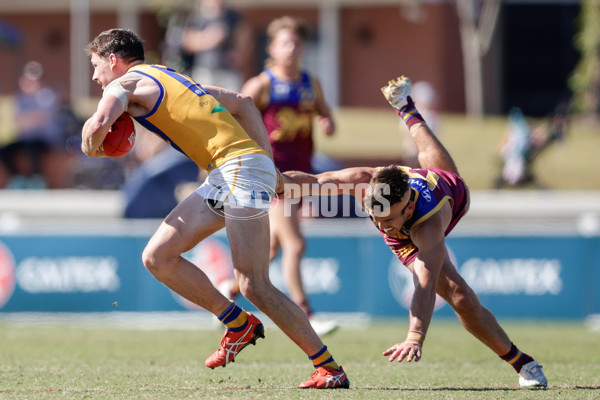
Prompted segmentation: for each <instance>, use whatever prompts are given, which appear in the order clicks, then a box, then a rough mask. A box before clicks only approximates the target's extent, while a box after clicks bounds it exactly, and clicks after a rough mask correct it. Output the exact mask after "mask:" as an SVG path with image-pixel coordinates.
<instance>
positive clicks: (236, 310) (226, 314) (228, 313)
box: [218, 301, 248, 332]
mask: <svg viewBox="0 0 600 400" xmlns="http://www.w3.org/2000/svg"><path fill="white" fill-rule="evenodd" d="M218 318H219V321H221V322H222V323H223V324H225V326H226V327H227V329H228V330H230V331H232V332H240V331H243V330H244V329H246V326H247V325H248V314H247V313H246V311H244V310H242V309H241V308H240V307H238V306H237V305H236V304H235V303H234V302H233V301H232V302H231V305H230V306H229V307H227V309H226V310H225V311H223V313H222V314H221V315H219V316H218Z"/></svg>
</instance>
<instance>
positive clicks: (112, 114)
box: [81, 95, 123, 157]
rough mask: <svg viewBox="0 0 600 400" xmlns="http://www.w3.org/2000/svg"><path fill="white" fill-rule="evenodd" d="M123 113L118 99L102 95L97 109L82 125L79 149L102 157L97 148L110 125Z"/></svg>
mask: <svg viewBox="0 0 600 400" xmlns="http://www.w3.org/2000/svg"><path fill="white" fill-rule="evenodd" d="M122 113H123V107H122V105H121V102H120V101H119V99H117V98H116V97H114V96H111V95H108V96H104V97H102V99H101V100H100V102H99V103H98V109H97V110H96V112H95V113H94V114H93V115H92V116H91V117H90V118H89V119H88V120H87V121H85V124H84V125H83V129H82V131H81V151H82V152H83V154H85V155H86V156H88V157H104V155H103V154H102V153H101V152H98V148H99V147H100V145H102V142H103V141H104V138H105V137H106V135H107V134H108V131H109V130H110V127H111V125H112V124H113V123H114V122H115V121H116V120H117V118H119V116H120V115H121V114H122Z"/></svg>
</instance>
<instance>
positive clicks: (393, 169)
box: [363, 165, 409, 210]
mask: <svg viewBox="0 0 600 400" xmlns="http://www.w3.org/2000/svg"><path fill="white" fill-rule="evenodd" d="M408 189H409V185H408V175H407V174H406V173H405V172H404V171H403V170H402V169H400V168H399V167H398V166H397V165H389V166H387V167H384V168H382V169H380V170H378V171H377V172H376V173H375V174H374V175H373V177H372V178H371V181H370V182H369V187H368V188H367V190H366V192H365V196H364V198H363V204H364V205H365V207H366V208H367V209H369V210H373V209H374V208H375V207H384V208H385V207H387V206H392V205H394V204H396V203H398V202H400V201H401V200H402V199H403V197H404V195H405V193H406V192H407V191H408ZM381 200H386V202H387V203H388V204H383V203H382V202H381Z"/></svg>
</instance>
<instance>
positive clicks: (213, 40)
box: [168, 0, 255, 91]
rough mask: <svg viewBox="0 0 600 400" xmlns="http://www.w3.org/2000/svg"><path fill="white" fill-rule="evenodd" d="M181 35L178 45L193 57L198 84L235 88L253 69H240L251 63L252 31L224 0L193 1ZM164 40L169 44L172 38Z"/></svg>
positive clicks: (193, 67) (194, 76)
mask: <svg viewBox="0 0 600 400" xmlns="http://www.w3.org/2000/svg"><path fill="white" fill-rule="evenodd" d="M173 29H175V31H174V33H175V34H176V33H177V29H176V28H173ZM182 34H183V36H182V42H181V46H182V49H183V51H184V54H185V53H187V54H191V55H192V57H193V61H192V69H191V76H192V78H193V79H194V80H195V81H197V82H198V83H200V84H211V85H216V86H221V87H224V88H227V89H230V90H234V91H239V90H240V88H241V85H242V82H243V81H244V79H245V78H246V76H248V73H249V74H252V73H253V72H254V71H246V72H243V71H244V68H248V66H249V65H252V62H250V60H251V59H252V54H253V52H254V46H255V44H254V36H253V34H252V31H251V29H250V27H249V25H248V24H246V23H245V22H244V20H243V19H242V17H241V15H240V14H239V13H237V12H235V11H234V10H231V9H230V8H228V7H227V6H226V5H225V1H224V0H197V1H196V7H195V9H194V11H193V14H192V15H191V17H190V18H189V19H188V21H187V23H186V26H185V28H184V29H183V32H182ZM168 39H169V40H171V42H172V43H173V40H174V39H173V38H172V37H171V38H168Z"/></svg>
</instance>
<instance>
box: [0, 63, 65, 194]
mask: <svg viewBox="0 0 600 400" xmlns="http://www.w3.org/2000/svg"><path fill="white" fill-rule="evenodd" d="M43 74H44V69H43V67H42V65H41V64H40V63H39V62H37V61H30V62H28V63H27V64H25V66H24V67H23V73H22V75H21V77H20V78H19V91H18V92H17V93H16V94H15V96H14V103H15V121H14V122H15V127H16V130H17V132H16V133H17V136H16V138H15V140H14V141H13V142H12V143H10V144H8V145H7V146H5V147H4V148H3V149H2V150H1V158H2V161H3V163H4V166H5V168H6V170H7V171H8V174H9V178H8V182H7V185H6V187H7V188H15V189H43V188H45V187H46V186H47V182H46V178H45V176H44V172H45V171H44V168H43V162H44V157H46V156H47V155H48V154H49V153H51V152H52V151H55V150H59V149H61V148H62V147H63V144H64V132H63V130H62V127H61V124H60V119H59V110H60V101H59V97H58V95H57V93H56V92H55V91H54V90H52V89H51V88H49V87H47V86H45V85H44V84H43V83H42V77H43Z"/></svg>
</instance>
